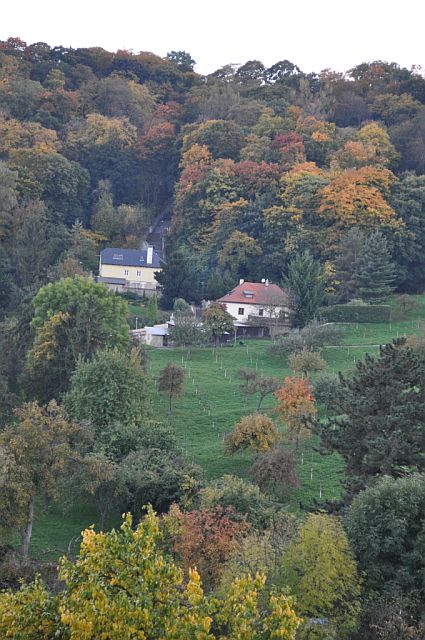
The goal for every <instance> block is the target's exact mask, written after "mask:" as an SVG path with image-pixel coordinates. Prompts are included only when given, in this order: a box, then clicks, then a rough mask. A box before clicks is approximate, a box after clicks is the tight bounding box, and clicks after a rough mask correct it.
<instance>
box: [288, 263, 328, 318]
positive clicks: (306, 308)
mask: <svg viewBox="0 0 425 640" xmlns="http://www.w3.org/2000/svg"><path fill="white" fill-rule="evenodd" d="M287 284H288V288H289V302H290V307H291V310H292V316H291V322H292V324H293V326H294V327H301V328H302V327H304V326H305V325H306V324H308V323H309V322H311V321H312V320H314V318H315V317H316V316H317V313H318V311H319V308H320V305H321V304H322V302H323V299H324V295H325V278H324V275H323V271H322V268H321V266H320V264H319V263H318V262H316V261H315V260H314V258H313V257H312V256H311V254H310V253H309V252H305V253H302V254H299V255H297V256H296V257H295V258H294V259H293V260H291V262H290V263H289V266H288V277H287Z"/></svg>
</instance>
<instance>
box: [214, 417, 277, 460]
mask: <svg viewBox="0 0 425 640" xmlns="http://www.w3.org/2000/svg"><path fill="white" fill-rule="evenodd" d="M278 440H279V433H278V430H277V428H276V425H275V423H274V422H273V420H272V419H271V418H269V417H268V416H265V415H263V414H261V413H254V414H253V415H250V416H245V417H244V418H242V420H241V421H240V422H238V423H237V424H236V425H235V428H234V429H233V431H232V432H231V433H228V434H227V435H226V436H225V438H224V444H225V449H226V452H227V453H228V454H232V453H235V452H236V451H240V450H241V449H251V450H252V451H268V450H269V449H270V448H271V447H273V446H274V445H275V444H276V443H277V442H278Z"/></svg>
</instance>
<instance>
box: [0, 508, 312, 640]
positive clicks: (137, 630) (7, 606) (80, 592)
mask: <svg viewBox="0 0 425 640" xmlns="http://www.w3.org/2000/svg"><path fill="white" fill-rule="evenodd" d="M159 538H160V533H159V521H158V519H157V517H156V516H155V515H154V513H153V512H152V510H149V512H148V515H147V516H146V518H144V520H143V521H142V522H140V524H139V525H138V526H137V527H136V528H133V526H132V520H131V516H129V515H128V516H126V518H125V519H124V522H123V524H122V526H121V527H120V529H118V530H112V531H111V532H109V533H96V532H95V531H94V530H93V529H86V530H85V531H84V533H83V541H82V544H81V549H80V555H79V556H78V557H77V559H76V560H75V561H74V562H73V561H71V560H68V559H63V560H62V562H61V568H60V573H59V575H60V579H61V581H62V583H63V584H64V585H65V586H64V588H63V589H62V591H60V592H59V593H58V594H57V595H51V594H50V593H49V592H48V591H47V589H46V587H45V586H44V585H43V584H42V583H41V582H35V583H33V584H31V585H28V586H23V587H22V588H21V590H20V591H17V592H12V591H7V592H3V593H2V594H0V631H1V632H2V633H3V635H5V637H8V636H10V635H11V633H13V634H14V635H15V636H16V637H18V638H19V637H20V638H22V639H23V638H25V639H28V640H30V638H31V640H35V639H36V638H37V640H38V639H40V640H49V639H50V638H51V637H52V635H56V636H57V637H62V636H63V637H66V636H67V635H70V637H75V638H77V637H78V638H79V640H95V639H96V638H99V637H100V635H101V634H105V633H107V634H108V637H109V638H110V640H130V638H133V637H134V635H135V634H138V635H139V636H140V637H143V636H145V637H149V638H151V639H152V640H160V639H161V638H169V639H170V640H186V639H189V638H193V639H195V638H197V639H199V638H201V637H202V638H205V640H215V639H216V638H217V639H218V638H221V639H222V640H235V639H236V638H238V637H241V636H240V634H241V629H243V631H244V637H246V638H247V639H248V638H249V639H250V640H272V639H275V640H295V634H296V630H297V628H298V627H299V625H300V622H301V620H300V618H298V616H297V615H296V613H295V611H294V609H293V602H292V599H291V598H290V597H288V596H287V595H285V594H284V593H283V592H282V591H278V590H272V591H271V592H270V591H269V590H268V589H267V590H266V589H265V582H266V576H265V575H264V574H260V573H259V574H257V575H256V576H255V577H252V576H250V575H245V576H243V577H241V578H236V579H235V580H233V581H232V583H231V585H230V587H229V589H228V591H227V594H226V598H225V599H221V598H217V597H214V596H206V595H205V594H204V591H203V589H202V586H201V581H200V577H199V574H198V573H197V571H196V570H195V569H190V571H189V575H188V578H186V579H184V576H183V571H182V570H181V569H180V568H179V567H177V566H176V564H175V563H174V562H173V561H172V560H170V558H169V557H168V556H165V555H164V554H163V553H162V551H161V549H160V546H159ZM126 566H131V567H133V569H132V571H127V570H125V569H124V567H126ZM141 602H143V603H144V606H143V611H142V610H141V608H140V603H141ZM29 633H31V634H32V635H31V636H30V635H29ZM17 634H19V635H17Z"/></svg>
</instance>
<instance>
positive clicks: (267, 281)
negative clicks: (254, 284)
mask: <svg viewBox="0 0 425 640" xmlns="http://www.w3.org/2000/svg"><path fill="white" fill-rule="evenodd" d="M268 286H269V279H268V278H267V280H266V287H268Z"/></svg>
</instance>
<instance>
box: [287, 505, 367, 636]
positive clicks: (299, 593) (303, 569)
mask: <svg viewBox="0 0 425 640" xmlns="http://www.w3.org/2000/svg"><path fill="white" fill-rule="evenodd" d="M280 580H281V582H282V584H287V585H288V586H289V587H290V589H291V592H292V593H293V594H294V595H295V596H296V597H297V602H298V605H299V607H300V611H301V612H302V615H303V616H305V622H304V625H303V627H302V629H301V630H300V631H301V637H302V638H309V637H319V638H326V637H330V636H329V633H330V634H332V635H335V634H337V637H338V638H348V637H350V633H351V632H352V631H353V630H355V628H356V623H357V619H358V614H359V610H360V602H359V596H360V577H359V574H358V572H357V567H356V562H355V560H354V558H353V553H352V551H351V549H350V545H349V542H348V539H347V535H346V533H345V532H344V529H343V528H342V526H341V524H340V523H339V521H338V520H337V519H336V518H335V517H333V516H327V515H324V514H310V515H309V516H308V518H307V519H306V521H305V522H304V523H303V524H302V525H301V527H300V529H299V532H298V536H297V538H296V539H295V540H294V542H292V543H291V544H290V545H289V547H288V549H287V552H286V553H285V555H284V556H283V560H282V565H281V574H280ZM310 618H325V619H326V622H325V628H324V633H323V635H313V636H310V635H309V631H308V627H309V619H310ZM318 633H320V630H318Z"/></svg>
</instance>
